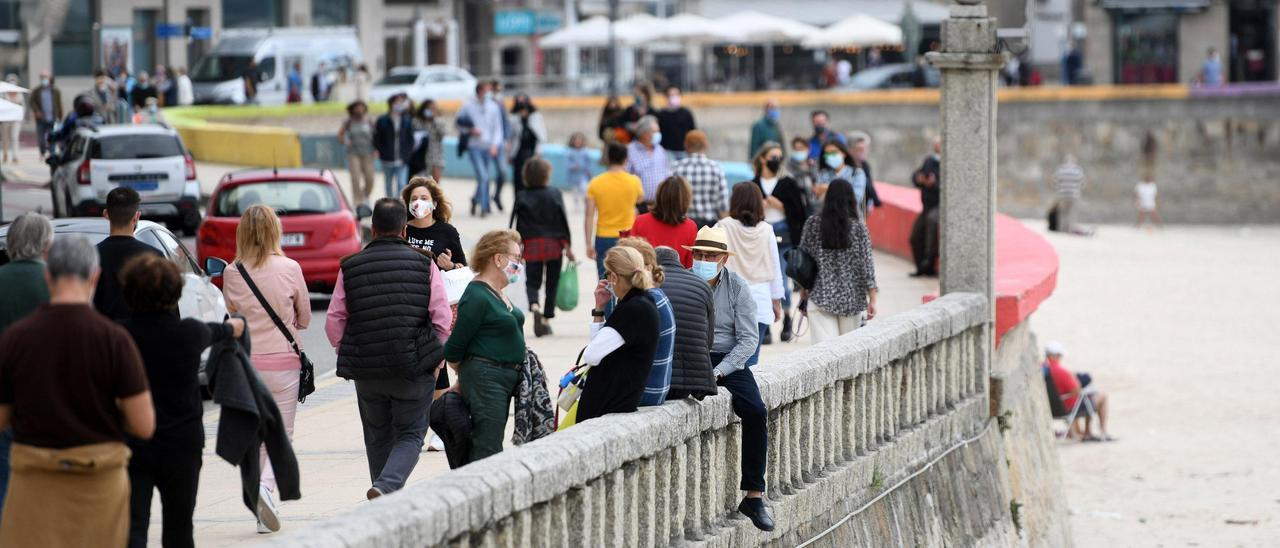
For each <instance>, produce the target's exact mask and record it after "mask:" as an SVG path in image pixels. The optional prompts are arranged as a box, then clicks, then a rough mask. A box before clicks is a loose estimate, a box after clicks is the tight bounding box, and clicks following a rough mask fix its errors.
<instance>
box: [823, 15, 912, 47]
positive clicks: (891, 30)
mask: <svg viewBox="0 0 1280 548" xmlns="http://www.w3.org/2000/svg"><path fill="white" fill-rule="evenodd" d="M803 44H804V45H805V47H810V48H837V47H848V46H857V47H866V46H897V45H900V44H902V29H901V28H899V27H898V25H895V24H893V23H886V22H884V21H881V20H879V19H876V18H874V17H871V16H869V15H861V14H858V15H854V16H851V17H848V18H845V19H844V20H842V21H840V22H838V23H836V24H834V25H831V26H829V27H827V28H825V29H822V30H821V31H820V32H818V33H817V34H815V35H813V36H810V37H809V38H806V39H805V40H804V42H803Z"/></svg>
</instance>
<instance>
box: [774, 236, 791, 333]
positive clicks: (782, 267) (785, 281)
mask: <svg viewBox="0 0 1280 548" xmlns="http://www.w3.org/2000/svg"><path fill="white" fill-rule="evenodd" d="M773 234H774V236H777V237H779V238H782V241H781V242H778V270H779V271H781V272H782V311H783V312H787V311H789V310H791V278H788V277H787V251H790V250H791V247H792V242H791V230H790V227H788V225H787V222H786V221H778V222H776V223H773Z"/></svg>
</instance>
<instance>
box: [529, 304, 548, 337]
mask: <svg viewBox="0 0 1280 548" xmlns="http://www.w3.org/2000/svg"><path fill="white" fill-rule="evenodd" d="M531 312H532V314H533V336H534V337H541V336H543V335H547V334H550V332H551V330H550V329H548V328H547V322H546V320H545V319H543V317H542V313H541V312H539V311H537V310H533V311H531Z"/></svg>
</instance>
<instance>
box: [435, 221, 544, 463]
mask: <svg viewBox="0 0 1280 548" xmlns="http://www.w3.org/2000/svg"><path fill="white" fill-rule="evenodd" d="M470 266H471V270H473V271H475V273H476V277H475V281H472V282H471V284H470V285H468V286H467V289H466V290H465V291H463V293H462V299H461V300H460V301H458V323H457V324H456V325H454V327H453V334H452V335H450V336H449V341H448V342H447V343H445V346H444V358H445V360H446V361H448V362H449V367H451V368H453V370H454V371H456V372H457V373H458V382H457V384H454V385H453V388H451V389H450V390H454V391H458V392H460V393H461V394H462V397H463V399H465V400H467V405H468V406H470V407H471V459H470V460H471V461H472V462H474V461H477V460H480V459H483V458H485V457H488V456H490V455H493V454H496V453H500V452H502V434H503V431H504V430H505V429H506V427H507V409H509V408H510V405H511V398H512V396H513V395H514V394H515V391H516V385H517V384H518V383H519V381H520V367H521V366H522V365H523V364H524V361H525V345H524V313H523V312H521V311H520V308H518V307H515V306H512V305H511V301H509V300H507V297H506V296H505V295H503V294H502V290H503V289H504V288H506V287H507V285H509V284H514V283H518V282H519V281H520V277H521V276H522V275H523V274H524V262H523V259H521V257H520V234H519V233H517V232H516V231H514V230H494V231H492V232H488V233H486V234H485V235H484V236H481V237H480V241H479V242H478V243H476V248H475V251H473V252H472V253H471V264H470Z"/></svg>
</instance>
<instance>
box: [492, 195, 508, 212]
mask: <svg viewBox="0 0 1280 548" xmlns="http://www.w3.org/2000/svg"><path fill="white" fill-rule="evenodd" d="M493 205H495V206H497V208H498V211H506V210H505V209H502V198H500V197H498V196H494V197H493Z"/></svg>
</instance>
